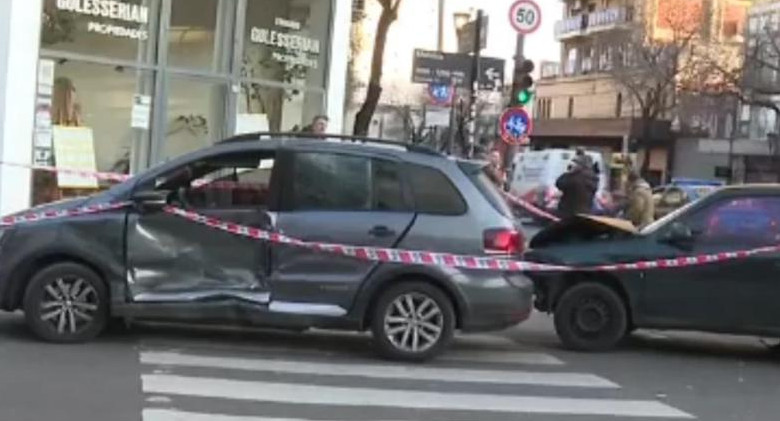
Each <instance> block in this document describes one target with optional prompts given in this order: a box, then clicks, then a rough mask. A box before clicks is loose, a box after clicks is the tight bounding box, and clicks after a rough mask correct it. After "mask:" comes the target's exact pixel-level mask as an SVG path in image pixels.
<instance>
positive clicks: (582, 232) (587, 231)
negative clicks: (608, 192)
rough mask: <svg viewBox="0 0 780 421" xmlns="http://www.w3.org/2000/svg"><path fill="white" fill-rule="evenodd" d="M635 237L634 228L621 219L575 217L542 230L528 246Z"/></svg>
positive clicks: (587, 216) (588, 216) (541, 246)
mask: <svg viewBox="0 0 780 421" xmlns="http://www.w3.org/2000/svg"><path fill="white" fill-rule="evenodd" d="M636 235H638V231H637V230H636V228H634V226H633V225H632V224H631V223H630V222H628V221H625V220H623V219H616V218H605V217H600V216H591V215H577V216H574V217H571V218H567V219H564V220H563V221H560V222H558V223H555V224H553V225H551V226H549V227H547V228H545V229H543V230H542V231H540V232H539V233H538V234H536V235H535V236H534V237H533V238H532V239H531V242H530V244H529V245H530V247H531V248H533V249H537V248H544V247H548V246H551V245H561V244H571V243H580V242H586V241H588V242H590V241H593V240H597V239H602V240H607V239H619V238H629V237H633V236H636Z"/></svg>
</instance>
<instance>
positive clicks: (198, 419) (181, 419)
mask: <svg viewBox="0 0 780 421" xmlns="http://www.w3.org/2000/svg"><path fill="white" fill-rule="evenodd" d="M142 420H143V421H307V420H302V419H292V418H267V417H251V416H250V417H247V416H240V415H222V414H203V413H197V412H184V411H177V410H175V409H149V408H147V409H144V411H143V415H142Z"/></svg>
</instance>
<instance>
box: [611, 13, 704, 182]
mask: <svg viewBox="0 0 780 421" xmlns="http://www.w3.org/2000/svg"><path fill="white" fill-rule="evenodd" d="M658 13H662V15H659V16H657V19H658V22H662V23H665V25H663V27H664V30H663V33H648V30H647V28H648V25H642V24H637V25H636V26H635V27H634V28H632V29H630V30H629V31H627V33H626V36H625V38H624V40H623V41H624V42H623V43H621V44H619V45H617V46H616V47H617V48H616V50H617V53H616V54H613V56H612V59H611V60H610V69H609V71H608V74H609V75H610V76H611V78H612V80H613V81H614V83H616V84H617V85H618V86H619V87H620V88H621V90H623V91H625V92H626V93H627V94H628V95H629V96H630V99H631V102H632V103H633V104H634V105H635V110H636V111H635V112H636V114H638V116H635V117H638V119H639V122H640V130H641V131H640V133H641V140H643V141H648V140H649V139H650V138H651V137H652V135H653V126H654V125H655V122H657V121H660V120H662V119H664V118H666V117H668V115H669V114H670V113H671V112H672V111H673V110H674V109H675V108H676V107H677V104H678V101H677V92H678V88H679V87H680V85H681V82H683V81H685V80H688V79H690V78H695V77H697V76H698V75H700V74H701V73H700V72H701V69H702V63H701V60H699V55H697V54H695V53H694V51H695V50H696V48H697V47H698V46H699V45H700V44H701V43H702V42H703V40H702V37H701V36H700V35H701V33H702V31H701V27H702V26H701V21H697V20H696V19H691V16H701V15H702V13H701V9H700V8H699V7H695V8H694V10H691V8H690V7H689V8H675V9H667V10H664V11H658ZM651 15H652V14H651ZM683 83H684V82H683ZM648 167H649V157H648V156H647V154H646V155H645V159H644V161H643V162H642V165H641V168H642V172H646V171H647V170H648Z"/></svg>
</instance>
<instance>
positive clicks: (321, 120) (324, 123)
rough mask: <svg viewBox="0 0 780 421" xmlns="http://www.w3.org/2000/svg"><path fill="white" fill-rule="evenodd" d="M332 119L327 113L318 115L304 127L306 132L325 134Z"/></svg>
mask: <svg viewBox="0 0 780 421" xmlns="http://www.w3.org/2000/svg"><path fill="white" fill-rule="evenodd" d="M329 122H330V119H329V118H328V116H325V115H318V116H316V117H314V118H313V119H312V120H311V124H309V125H308V126H306V127H304V128H303V132H304V133H313V134H319V135H321V134H325V132H327V131H328V123H329Z"/></svg>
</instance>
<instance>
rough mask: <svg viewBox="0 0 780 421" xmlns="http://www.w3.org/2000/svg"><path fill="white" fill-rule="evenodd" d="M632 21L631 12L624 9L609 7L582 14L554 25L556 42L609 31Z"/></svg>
mask: <svg viewBox="0 0 780 421" xmlns="http://www.w3.org/2000/svg"><path fill="white" fill-rule="evenodd" d="M632 20H633V10H632V9H631V8H626V7H610V8H609V9H602V10H598V11H595V12H593V13H588V14H582V15H577V16H573V17H571V18H568V19H564V20H561V21H558V22H556V23H555V38H556V39H557V40H558V41H562V40H566V39H571V38H576V37H579V36H586V35H590V34H594V33H597V32H603V31H609V30H611V29H614V28H616V27H619V26H621V25H623V24H626V23H629V22H631V21H632Z"/></svg>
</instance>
